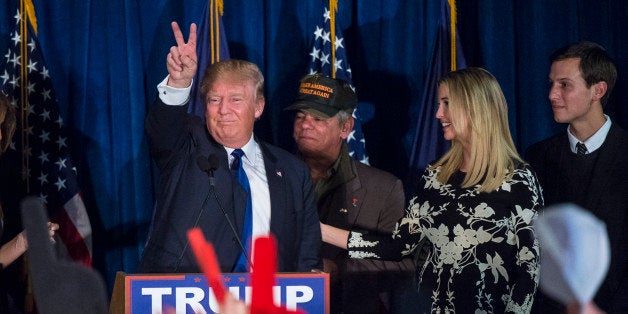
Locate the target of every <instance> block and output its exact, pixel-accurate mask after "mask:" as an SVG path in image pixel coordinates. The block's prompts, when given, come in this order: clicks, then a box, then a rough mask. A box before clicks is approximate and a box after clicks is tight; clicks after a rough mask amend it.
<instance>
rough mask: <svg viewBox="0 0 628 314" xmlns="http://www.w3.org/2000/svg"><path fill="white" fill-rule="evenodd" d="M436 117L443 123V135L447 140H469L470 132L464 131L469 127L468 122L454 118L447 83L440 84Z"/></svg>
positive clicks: (462, 141) (464, 141) (465, 141)
mask: <svg viewBox="0 0 628 314" xmlns="http://www.w3.org/2000/svg"><path fill="white" fill-rule="evenodd" d="M436 119H438V120H439V121H440V123H441V126H442V128H443V137H444V138H445V139H446V140H448V141H453V140H457V141H459V142H461V143H467V142H469V132H464V130H467V129H468V122H467V121H464V120H462V119H455V118H453V115H452V113H451V111H450V103H449V86H447V84H446V83H442V84H440V85H439V86H438V110H437V111H436ZM459 120H460V121H459Z"/></svg>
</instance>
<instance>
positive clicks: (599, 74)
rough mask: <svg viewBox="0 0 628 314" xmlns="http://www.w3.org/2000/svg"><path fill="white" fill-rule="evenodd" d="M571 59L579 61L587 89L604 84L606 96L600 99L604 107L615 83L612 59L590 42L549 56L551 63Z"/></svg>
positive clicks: (567, 47)
mask: <svg viewBox="0 0 628 314" xmlns="http://www.w3.org/2000/svg"><path fill="white" fill-rule="evenodd" d="M571 58H579V59H580V72H581V73H582V78H583V79H584V81H585V82H586V83H587V87H591V85H593V84H595V83H598V82H602V81H604V82H606V85H607V90H606V94H605V95H604V96H603V97H602V99H601V103H602V106H604V105H605V104H606V101H607V100H608V97H609V95H610V94H611V91H612V90H613V87H614V86H615V81H617V68H616V67H615V63H614V62H613V59H612V58H611V57H610V56H609V55H608V53H607V52H606V49H604V48H603V47H602V46H600V45H598V44H596V43H594V42H590V41H580V42H577V43H573V44H570V45H567V46H564V47H562V48H559V49H558V50H556V51H554V53H552V54H551V55H550V61H551V62H552V63H554V62H556V61H561V60H565V59H571Z"/></svg>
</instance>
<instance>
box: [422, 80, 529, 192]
mask: <svg viewBox="0 0 628 314" xmlns="http://www.w3.org/2000/svg"><path fill="white" fill-rule="evenodd" d="M442 84H445V85H446V86H447V87H448V88H449V107H448V108H449V112H450V114H451V119H452V121H451V122H452V126H453V128H454V132H455V134H456V138H460V137H461V134H464V133H466V132H469V131H470V132H471V134H470V136H468V138H469V139H470V142H471V143H470V150H471V152H470V153H471V154H470V155H471V156H470V158H471V160H470V161H469V168H468V169H467V173H466V175H465V177H464V180H463V182H462V187H465V188H468V187H471V186H474V185H477V184H479V185H480V187H479V189H478V191H479V192H490V191H494V190H496V189H497V188H499V187H500V186H501V184H502V182H503V181H504V180H505V179H507V176H510V175H512V172H513V170H514V169H515V167H516V166H517V164H518V163H521V162H523V160H522V159H521V157H520V156H519V154H518V153H517V149H516V148H515V144H514V143H513V141H512V137H511V135H510V129H509V128H508V107H507V105H506V98H505V97H504V93H503V92H502V90H501V88H500V87H499V84H498V83H497V80H496V79H495V77H494V76H493V75H492V74H491V73H489V72H488V71H486V70H484V69H482V68H466V69H462V70H458V71H454V72H450V73H448V74H446V75H445V76H444V77H443V78H442V79H441V80H440V81H439V84H438V85H439V86H440V85H442ZM456 126H458V127H460V126H467V128H466V129H465V130H461V129H457V128H456ZM463 158H464V157H463V147H462V144H461V143H460V142H459V141H457V140H456V139H454V140H453V141H452V143H451V148H450V149H449V151H448V152H447V153H446V154H445V155H443V157H441V158H440V159H439V160H438V161H437V162H436V163H435V164H434V165H432V166H431V168H432V169H434V168H436V167H441V170H440V172H439V173H438V176H437V178H438V180H439V181H440V182H442V183H446V182H447V181H448V180H449V178H450V177H451V175H452V174H454V173H456V172H457V171H458V170H459V169H460V167H462V165H463Z"/></svg>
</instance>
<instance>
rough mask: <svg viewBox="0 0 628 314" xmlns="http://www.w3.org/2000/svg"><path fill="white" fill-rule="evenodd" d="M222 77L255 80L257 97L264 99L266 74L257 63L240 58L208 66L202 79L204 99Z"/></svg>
mask: <svg viewBox="0 0 628 314" xmlns="http://www.w3.org/2000/svg"><path fill="white" fill-rule="evenodd" d="M221 79H227V80H233V81H239V82H246V81H250V82H253V84H254V85H255V99H256V100H262V99H264V76H263V75H262V72H261V71H260V70H259V68H258V67H257V65H255V63H252V62H249V61H244V60H238V59H227V60H224V61H220V62H216V63H214V64H212V65H210V66H208V67H207V68H206V69H205V73H203V79H202V80H201V88H200V89H201V96H202V99H205V98H206V96H207V93H209V90H210V89H211V87H212V85H213V84H214V83H215V82H216V81H218V80H221Z"/></svg>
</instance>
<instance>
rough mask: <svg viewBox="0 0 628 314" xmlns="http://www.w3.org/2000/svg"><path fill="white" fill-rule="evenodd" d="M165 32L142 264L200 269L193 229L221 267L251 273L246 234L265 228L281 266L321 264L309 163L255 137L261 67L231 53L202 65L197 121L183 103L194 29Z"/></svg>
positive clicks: (151, 131)
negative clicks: (202, 109)
mask: <svg viewBox="0 0 628 314" xmlns="http://www.w3.org/2000/svg"><path fill="white" fill-rule="evenodd" d="M172 28H173V31H174V35H175V39H176V42H177V46H174V47H172V48H171V49H170V53H169V54H168V57H167V69H168V77H167V78H166V79H165V80H164V81H163V82H162V83H161V84H159V86H158V89H159V98H158V99H157V101H156V104H155V106H154V107H153V108H152V110H151V111H150V113H149V114H148V117H147V119H146V132H147V135H148V142H149V146H150V149H151V153H152V155H153V157H154V158H155V161H156V164H157V167H158V168H159V170H160V177H159V187H158V189H159V190H158V192H157V200H156V204H155V213H154V217H153V222H152V226H151V231H150V234H149V237H148V240H147V244H146V247H145V249H144V253H143V256H142V261H141V266H140V270H141V271H143V272H198V271H199V268H198V266H197V263H196V261H195V259H194V256H193V254H192V252H191V249H190V247H189V244H188V241H187V238H186V231H187V230H188V229H190V228H192V227H194V226H198V227H200V228H201V229H202V230H203V233H204V235H205V238H206V239H207V240H208V241H210V242H211V243H212V244H213V245H214V248H215V250H216V254H217V258H218V262H219V264H220V268H221V271H223V272H244V271H247V270H250V265H249V261H248V259H249V256H250V254H249V256H247V254H243V252H244V251H248V250H250V247H249V245H250V240H251V238H252V237H255V236H257V235H267V234H273V235H274V236H275V237H276V239H277V244H278V257H277V258H278V271H280V272H309V271H311V270H313V269H320V268H322V263H321V260H320V257H319V252H320V245H321V234H320V226H319V224H318V215H317V212H316V203H315V202H316V195H315V194H314V190H313V187H312V183H311V177H310V174H309V171H308V169H307V166H306V165H305V164H304V163H303V162H302V161H301V160H299V159H298V158H296V157H295V156H294V155H292V154H290V153H289V152H286V151H284V150H282V149H280V148H277V147H274V146H272V145H269V144H266V143H264V142H262V141H261V140H259V139H258V138H256V137H255V136H254V134H253V125H254V122H255V120H256V119H258V118H259V117H260V116H261V114H262V112H263V110H264V95H263V89H264V84H263V83H264V78H263V76H262V74H261V72H260V71H259V69H258V68H257V66H256V65H254V64H253V63H250V62H246V61H242V60H233V59H232V60H227V61H222V62H218V63H215V64H213V65H211V66H210V67H208V69H207V70H206V71H205V74H204V76H203V79H202V82H201V87H200V90H201V95H202V99H204V100H205V104H206V113H205V118H206V121H207V122H206V123H205V124H204V123H203V122H202V121H201V119H200V117H196V116H192V115H188V114H187V106H185V104H186V103H187V101H188V99H189V97H190V87H191V84H192V80H193V77H194V74H195V73H196V70H197V68H196V67H197V63H196V60H197V56H196V25H194V24H192V26H191V27H190V37H189V39H188V42H187V43H186V42H185V41H184V39H183V35H182V33H181V31H180V29H179V27H178V25H177V24H176V23H174V22H173V23H172ZM238 151H239V153H240V154H241V155H240V156H235V155H236V153H238ZM232 153H233V154H232ZM238 168H240V169H242V170H243V172H238V171H237V169H238ZM234 170H235V174H234V173H232V172H233V171H234ZM242 176H244V177H245V179H244V180H245V181H246V182H243V181H242ZM240 239H241V241H240ZM238 242H242V244H239V243H238ZM243 247H246V248H244V249H243ZM252 262H253V267H254V264H255V261H252Z"/></svg>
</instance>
